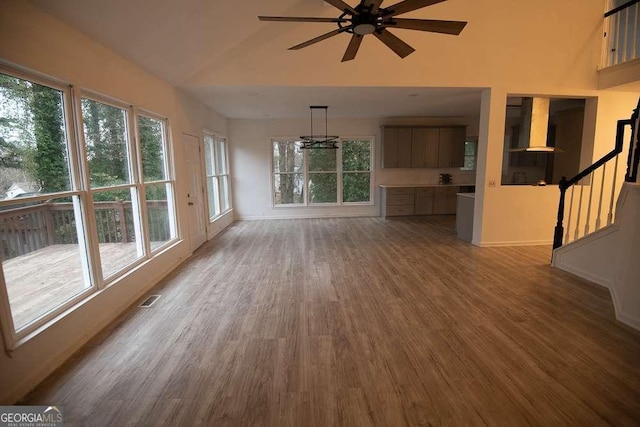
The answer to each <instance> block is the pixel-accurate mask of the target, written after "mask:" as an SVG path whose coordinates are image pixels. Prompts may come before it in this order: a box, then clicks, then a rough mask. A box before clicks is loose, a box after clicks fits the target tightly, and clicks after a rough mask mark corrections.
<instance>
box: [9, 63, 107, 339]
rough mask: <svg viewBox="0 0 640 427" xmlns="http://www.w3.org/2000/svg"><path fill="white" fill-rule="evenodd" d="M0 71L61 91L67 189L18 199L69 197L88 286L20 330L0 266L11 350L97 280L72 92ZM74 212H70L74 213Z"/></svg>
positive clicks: (82, 296)
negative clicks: (78, 222)
mask: <svg viewBox="0 0 640 427" xmlns="http://www.w3.org/2000/svg"><path fill="white" fill-rule="evenodd" d="M0 73H2V74H5V75H8V76H11V77H14V78H18V79H21V80H25V81H28V82H31V83H35V84H38V85H41V86H45V87H49V88H51V89H54V90H58V91H60V92H61V93H62V111H63V118H62V120H63V122H64V124H65V143H66V149H67V156H68V167H69V175H70V177H69V178H70V182H69V184H70V186H71V189H70V190H68V191H62V192H55V193H47V194H42V195H40V196H30V197H25V198H22V199H21V201H22V202H23V203H24V202H25V201H28V202H40V201H45V200H49V199H55V198H64V197H72V198H73V202H72V203H73V205H74V212H75V213H78V214H79V215H80V218H81V224H82V225H84V226H83V227H77V230H78V245H79V253H80V261H81V263H82V264H84V265H85V266H86V269H85V268H83V271H82V273H83V279H84V280H85V282H84V283H86V284H88V285H89V286H88V287H87V288H85V289H83V290H81V291H80V292H79V293H78V294H76V295H74V296H73V297H71V298H69V299H68V300H66V301H64V302H62V303H61V304H59V305H58V306H56V307H54V308H53V309H51V310H49V311H47V312H45V313H43V314H42V315H40V316H38V317H37V318H35V319H34V320H32V321H31V322H29V323H27V324H26V325H24V326H23V327H21V328H20V329H16V325H15V323H14V321H13V315H12V310H11V304H10V301H9V294H8V291H7V287H6V280H5V276H4V269H3V268H0V275H1V279H2V280H1V283H0V304H1V305H2V308H3V310H1V313H0V323H2V335H3V338H4V344H5V348H6V349H7V350H8V351H12V350H14V349H15V348H17V347H18V346H19V345H21V344H23V343H24V342H26V341H28V340H29V339H30V338H31V337H32V336H34V335H36V334H37V333H39V332H40V331H41V330H43V329H45V328H46V327H47V325H48V324H49V323H50V322H51V321H53V320H54V319H55V318H57V317H58V316H60V315H61V313H64V312H66V311H67V310H69V309H70V308H71V307H73V306H75V305H77V304H78V303H80V302H81V301H82V300H84V299H86V298H87V297H88V296H90V295H91V294H93V293H95V292H96V291H97V290H98V282H97V281H96V280H95V274H94V273H95V272H94V271H93V266H92V263H91V256H90V254H89V252H88V251H89V246H90V242H89V240H88V235H87V230H88V229H89V226H88V224H87V218H88V213H87V211H86V206H87V202H86V192H85V190H84V187H83V180H82V175H83V171H82V166H81V164H80V163H81V162H80V157H79V147H78V145H79V144H78V138H77V129H76V120H75V115H74V110H75V107H74V104H75V103H74V93H73V92H74V91H73V88H72V87H71V86H70V85H69V84H65V83H63V82H61V81H59V80H57V79H49V78H46V77H42V76H40V75H39V74H37V73H27V72H23V71H21V70H15V69H13V68H9V67H5V66H2V65H1V64H0ZM15 203H16V200H15V199H12V200H10V201H8V200H0V207H4V206H12V205H14V204H15ZM75 213H74V215H75Z"/></svg>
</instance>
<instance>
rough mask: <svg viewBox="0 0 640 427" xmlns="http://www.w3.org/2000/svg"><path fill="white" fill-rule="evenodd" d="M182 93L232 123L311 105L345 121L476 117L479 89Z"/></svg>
mask: <svg viewBox="0 0 640 427" xmlns="http://www.w3.org/2000/svg"><path fill="white" fill-rule="evenodd" d="M186 90H187V91H188V92H190V93H192V94H193V95H194V96H196V97H198V98H199V99H202V100H203V101H204V102H206V103H207V104H209V105H210V106H211V107H212V108H214V109H215V110H216V111H218V112H219V113H220V114H222V115H223V116H225V117H228V118H232V119H265V118H300V117H303V118H306V117H309V106H311V105H327V106H328V107H329V109H328V111H327V114H328V116H329V117H345V118H358V117H360V118H366V117H420V116H432V117H437V116H455V117H476V116H479V115H480V89H450V88H416V87H299V86H298V87H294V86H210V87H203V88H188V89H186Z"/></svg>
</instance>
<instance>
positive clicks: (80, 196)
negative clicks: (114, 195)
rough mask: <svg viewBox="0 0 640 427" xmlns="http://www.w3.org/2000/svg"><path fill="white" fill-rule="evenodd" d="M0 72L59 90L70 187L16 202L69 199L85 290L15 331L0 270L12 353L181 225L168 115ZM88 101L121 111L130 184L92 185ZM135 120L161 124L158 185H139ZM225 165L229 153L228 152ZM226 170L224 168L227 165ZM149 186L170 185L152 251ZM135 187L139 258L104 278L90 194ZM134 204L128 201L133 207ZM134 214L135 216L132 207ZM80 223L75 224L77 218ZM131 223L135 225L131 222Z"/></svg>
mask: <svg viewBox="0 0 640 427" xmlns="http://www.w3.org/2000/svg"><path fill="white" fill-rule="evenodd" d="M0 73H2V74H6V75H8V76H11V77H14V78H18V79H22V80H25V81H28V82H31V83H34V84H38V85H41V86H45V87H49V88H51V89H54V90H57V91H60V92H61V96H62V113H63V118H62V121H63V123H64V127H65V138H66V139H65V143H66V149H67V156H68V168H69V179H70V182H69V186H70V189H69V190H68V191H62V192H54V193H47V194H41V195H36V196H29V197H24V198H21V199H20V203H24V202H41V201H45V200H49V199H57V198H66V197H70V198H72V203H73V206H74V215H75V217H76V219H77V222H78V223H79V225H78V226H77V227H76V232H77V238H78V245H79V248H78V250H79V253H80V255H79V257H80V261H81V263H82V264H83V278H84V280H85V281H84V283H85V284H87V285H88V287H87V288H85V289H82V290H81V291H80V292H79V293H78V294H76V295H74V296H73V297H71V298H69V299H68V300H66V301H64V302H62V303H61V304H60V305H58V306H56V307H54V308H53V309H51V310H49V311H47V312H45V313H44V314H42V315H40V316H38V317H36V318H35V319H34V320H32V321H30V322H29V323H27V324H25V325H24V326H22V327H21V328H20V329H18V330H17V329H16V325H15V324H14V320H13V314H12V310H11V304H10V300H9V296H8V291H7V286H6V281H5V276H4V269H2V268H0V306H1V308H2V310H1V313H0V324H1V325H0V326H1V329H2V335H3V341H4V346H5V349H6V351H8V352H11V351H13V350H15V349H16V348H18V347H19V346H21V345H22V344H24V343H25V342H27V341H28V340H30V339H31V338H32V337H34V336H36V335H38V334H39V333H41V332H42V331H44V330H46V329H48V328H49V327H50V326H52V325H53V324H54V323H55V322H56V321H57V320H58V319H60V318H61V317H63V316H65V315H66V314H67V313H68V312H70V311H72V310H74V309H75V308H76V307H79V306H80V305H81V304H82V303H83V302H84V301H86V300H87V299H88V298H91V297H92V296H93V295H94V294H97V293H100V292H101V291H102V290H103V289H105V288H107V287H109V286H112V285H115V284H116V283H118V281H119V279H121V278H122V277H123V276H125V275H127V274H128V273H130V272H131V271H132V270H134V269H136V268H138V267H139V266H140V265H142V264H143V263H145V262H147V261H149V260H150V259H152V258H154V257H155V256H156V255H158V254H159V253H161V252H163V251H164V250H166V249H167V248H169V247H171V246H173V245H175V244H177V243H178V242H179V241H180V240H181V239H182V236H181V230H180V223H179V221H178V215H177V214H178V211H177V202H176V184H175V162H174V151H173V150H174V146H173V141H172V138H171V135H172V133H171V125H170V121H169V119H168V118H167V117H165V116H162V115H159V114H157V113H154V112H151V111H149V110H146V109H142V108H138V107H136V106H133V105H131V104H130V103H126V102H124V101H121V100H118V99H116V98H113V97H110V96H108V95H105V94H102V93H99V92H96V91H93V90H90V89H87V88H82V87H79V88H76V87H73V86H72V85H71V84H69V83H67V82H64V81H62V80H59V79H56V78H52V77H49V76H44V75H42V74H40V73H37V72H34V71H30V70H23V69H22V68H13V67H9V66H6V65H3V64H0ZM83 98H86V99H90V100H92V101H95V102H100V103H103V104H106V105H109V106H113V107H116V108H119V109H122V110H124V111H125V124H126V138H127V144H126V145H127V147H126V154H127V156H128V160H129V161H128V165H127V167H128V169H129V182H128V183H124V184H117V185H113V186H106V187H96V188H92V187H91V179H90V171H89V161H88V158H87V146H86V141H85V134H84V120H83V116H82V105H81V102H82V99H83ZM140 116H143V117H147V118H150V119H154V120H159V121H161V122H162V125H163V142H162V143H163V149H164V155H165V159H164V165H163V167H164V169H165V175H166V176H165V179H164V180H161V181H149V182H145V181H144V171H143V167H142V155H141V149H142V145H141V142H140V138H139V136H140V133H139V129H138V118H139V117H140ZM227 162H228V154H227ZM227 172H228V164H227ZM152 185H170V189H169V191H167V204H168V206H167V208H168V209H169V215H170V216H171V215H172V219H173V227H174V230H173V233H172V234H173V235H174V237H173V238H171V239H170V240H168V241H166V242H164V243H163V244H162V245H160V246H158V247H156V248H155V249H153V250H151V248H150V246H151V242H150V237H149V224H148V216H147V215H148V214H147V206H146V191H145V190H146V188H147V187H148V186H152ZM123 189H130V190H131V189H135V191H136V193H137V198H136V200H137V203H138V204H139V206H138V207H137V215H138V224H139V226H140V230H139V231H136V236H141V239H140V240H141V242H142V255H141V256H140V257H139V258H138V259H136V260H135V261H133V262H131V263H129V264H127V265H126V266H125V267H123V268H121V269H119V270H118V271H117V272H115V273H114V274H111V275H110V276H108V277H107V278H104V277H103V273H102V263H101V257H100V252H99V241H98V233H97V226H96V218H95V211H96V210H95V204H94V203H95V201H94V197H93V195H94V194H95V193H100V192H105V191H114V190H123ZM17 203H19V202H18V201H16V200H15V199H11V200H0V207H6V206H13V205H15V204H17ZM133 203H134V201H133V200H132V204H133ZM134 214H136V212H135V209H134ZM78 219H79V220H78ZM134 223H135V221H134Z"/></svg>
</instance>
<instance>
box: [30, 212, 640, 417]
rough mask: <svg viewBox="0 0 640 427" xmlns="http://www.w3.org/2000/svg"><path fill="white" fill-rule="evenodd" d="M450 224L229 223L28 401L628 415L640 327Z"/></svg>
mask: <svg viewBox="0 0 640 427" xmlns="http://www.w3.org/2000/svg"><path fill="white" fill-rule="evenodd" d="M452 227H453V222H452V219H451V218H450V217H446V216H443V217H439V216H434V217H429V218H428V219H424V218H411V219H404V220H388V221H385V220H383V219H380V218H344V219H334V218H331V219H317V220H272V221H247V222H237V223H234V224H233V225H232V226H231V227H229V228H228V229H227V230H226V231H224V232H223V233H222V234H221V235H220V236H218V237H217V238H216V239H214V240H213V241H210V242H208V243H207V244H205V245H204V246H203V247H202V248H201V249H200V250H199V251H198V252H197V253H196V254H195V255H194V256H193V257H192V258H191V259H190V260H188V261H187V262H186V263H185V264H183V265H182V266H180V267H179V268H178V269H177V270H176V271H175V272H173V273H172V274H171V275H170V276H169V277H168V278H166V279H165V280H164V281H163V282H162V283H161V284H159V285H158V286H157V287H156V288H155V289H154V290H153V292H152V293H158V294H162V295H163V296H162V298H161V299H160V300H158V302H156V304H155V305H154V306H153V307H152V308H149V309H141V308H138V307H132V308H131V309H130V310H129V311H128V312H127V313H125V314H124V315H123V316H122V317H121V318H120V319H118V320H117V321H115V322H114V323H113V324H112V325H111V326H110V327H109V328H108V329H107V330H105V331H103V332H102V333H100V334H99V335H98V336H97V337H95V338H94V339H93V340H92V341H91V342H90V343H89V344H88V345H87V346H85V347H84V348H83V349H82V350H81V351H80V352H78V353H77V354H76V355H75V356H74V358H72V360H70V361H68V362H67V363H65V365H64V366H63V367H62V368H61V369H59V370H58V371H57V372H56V373H55V374H54V375H52V376H51V377H50V378H49V379H47V380H46V381H45V382H43V383H42V384H41V385H40V386H39V387H37V388H36V389H35V390H34V391H33V392H32V393H30V394H29V396H27V397H26V398H25V399H24V400H23V402H21V403H25V404H56V405H61V406H64V408H65V414H67V421H68V422H69V423H70V424H72V425H91V426H96V425H174V426H175V425H216V426H218V425H221V426H244V425H247V426H249V425H251V426H261V425H264V426H301V425H304V426H307V425H309V426H334V425H335V426H341V425H344V426H404V425H411V426H412V425H445V426H449V425H509V426H516V425H541V426H543V425H544V426H546V425H638V423H640V333H638V332H637V331H634V330H632V329H630V328H628V327H626V326H625V325H622V324H621V323H619V322H617V321H616V320H615V317H614V311H613V305H612V303H611V298H610V296H609V294H608V291H607V290H606V289H604V288H601V287H598V286H596V285H593V284H590V283H588V282H586V281H584V280H581V279H578V278H576V277H574V276H572V275H570V274H567V273H564V272H561V271H557V270H554V269H552V268H551V267H550V266H549V256H550V250H551V249H550V248H549V247H545V246H535V247H518V248H508V247H507V248H478V247H475V246H472V245H469V244H467V243H464V242H462V241H460V240H458V239H456V238H455V235H454V232H453V230H452ZM96 420H98V421H96Z"/></svg>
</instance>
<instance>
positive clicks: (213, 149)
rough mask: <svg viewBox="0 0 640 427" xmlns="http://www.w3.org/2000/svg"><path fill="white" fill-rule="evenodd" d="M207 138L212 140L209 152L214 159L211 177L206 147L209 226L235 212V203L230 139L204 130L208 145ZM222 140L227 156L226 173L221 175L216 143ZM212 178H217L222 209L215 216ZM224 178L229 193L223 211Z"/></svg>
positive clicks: (205, 170)
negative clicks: (230, 168) (211, 203)
mask: <svg viewBox="0 0 640 427" xmlns="http://www.w3.org/2000/svg"><path fill="white" fill-rule="evenodd" d="M207 137H211V138H212V140H213V141H212V142H213V144H212V147H211V150H210V151H209V152H210V153H212V156H213V157H212V159H211V170H212V171H213V174H212V175H209V174H208V173H207V162H208V160H209V159H207V158H206V157H207V149H206V147H205V150H204V157H205V158H204V161H205V169H204V176H205V185H206V186H207V189H206V190H207V191H206V197H207V214H208V217H209V224H212V223H214V222H215V221H216V220H217V219H219V218H220V217H222V216H224V215H226V214H227V213H229V212H230V211H231V210H233V201H232V197H231V172H230V170H229V139H228V138H227V137H226V136H225V135H223V134H221V133H219V132H215V131H212V130H209V129H204V130H203V138H202V140H203V142H204V144H207ZM219 140H222V141H223V146H224V151H225V153H224V154H225V155H224V163H225V164H224V168H225V173H223V174H221V173H219V171H218V156H219V155H220V153H219V152H218V151H219V150H218V144H217V143H216V142H217V141H219ZM211 178H216V182H217V184H218V207H219V209H220V212H219V213H218V214H215V215H211V212H209V205H210V204H209V188H208V187H209V182H210V180H211ZM222 178H225V179H226V181H227V191H226V193H227V194H226V200H227V208H226V209H222V206H223V203H222V201H223V197H225V195H223V192H222V191H221V189H222V184H221V183H222Z"/></svg>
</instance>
